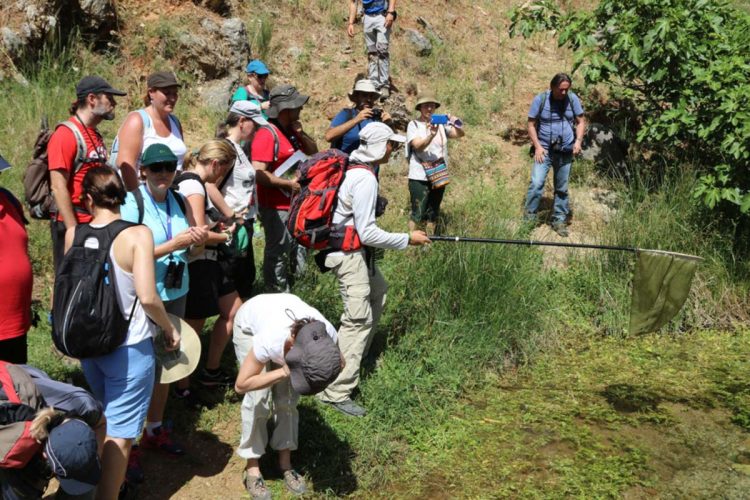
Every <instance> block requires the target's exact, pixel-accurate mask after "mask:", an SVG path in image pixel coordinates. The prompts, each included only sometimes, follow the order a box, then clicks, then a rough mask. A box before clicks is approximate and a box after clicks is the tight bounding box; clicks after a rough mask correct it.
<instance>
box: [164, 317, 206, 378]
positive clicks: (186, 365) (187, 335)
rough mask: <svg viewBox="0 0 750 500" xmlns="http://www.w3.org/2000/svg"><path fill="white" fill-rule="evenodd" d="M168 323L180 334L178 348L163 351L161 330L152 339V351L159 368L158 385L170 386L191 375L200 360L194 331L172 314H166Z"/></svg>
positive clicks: (199, 346)
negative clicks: (154, 353)
mask: <svg viewBox="0 0 750 500" xmlns="http://www.w3.org/2000/svg"><path fill="white" fill-rule="evenodd" d="M168 316H169V321H171V322H172V324H173V325H174V327H175V329H176V330H177V331H178V332H179V333H180V348H179V349H178V350H175V351H167V350H166V349H164V341H163V335H164V332H162V331H161V330H160V331H159V334H158V335H157V337H156V338H155V339H154V351H156V363H157V365H158V366H159V368H160V371H161V376H160V377H159V383H160V384H171V383H172V382H176V381H178V380H180V379H183V378H185V377H187V376H188V375H190V374H191V373H193V372H194V371H195V368H196V367H197V366H198V361H199V360H200V358H201V341H200V339H199V338H198V334H197V333H195V330H193V328H192V327H191V326H190V325H188V324H187V323H186V322H185V320H183V319H180V318H178V317H177V316H175V315H174V314H168Z"/></svg>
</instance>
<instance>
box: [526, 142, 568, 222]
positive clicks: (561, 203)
mask: <svg viewBox="0 0 750 500" xmlns="http://www.w3.org/2000/svg"><path fill="white" fill-rule="evenodd" d="M572 163H573V153H555V152H553V151H550V152H549V153H548V154H547V156H545V157H544V161H543V162H542V163H537V162H536V160H535V161H534V166H533V167H531V182H530V183H529V191H528V192H527V193H526V214H527V215H533V214H536V211H537V209H538V208H539V202H540V201H541V199H542V192H543V191H544V180H545V179H546V178H547V172H549V169H550V167H552V169H553V171H554V181H555V203H554V208H553V212H552V223H553V224H556V223H562V222H565V220H566V219H567V217H568V213H569V212H570V208H569V205H568V177H570V165H571V164H572Z"/></svg>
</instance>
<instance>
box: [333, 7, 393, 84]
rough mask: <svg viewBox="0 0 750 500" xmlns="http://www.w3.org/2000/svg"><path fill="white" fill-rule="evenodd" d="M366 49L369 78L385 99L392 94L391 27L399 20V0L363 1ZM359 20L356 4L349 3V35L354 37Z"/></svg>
mask: <svg viewBox="0 0 750 500" xmlns="http://www.w3.org/2000/svg"><path fill="white" fill-rule="evenodd" d="M362 11H363V13H364V32H365V46H366V47H367V62H368V66H367V67H368V71H367V78H369V79H370V80H372V81H373V83H375V87H376V88H377V89H378V91H379V92H380V94H381V96H382V97H384V98H385V97H388V95H389V94H390V87H391V83H390V71H391V69H390V65H391V63H390V59H389V54H388V44H389V43H390V40H391V27H392V26H393V22H394V21H395V20H396V16H398V14H397V13H396V0H362ZM356 19H357V0H349V23H348V25H347V28H346V32H347V34H348V35H349V36H350V37H353V36H354V22H355V21H356Z"/></svg>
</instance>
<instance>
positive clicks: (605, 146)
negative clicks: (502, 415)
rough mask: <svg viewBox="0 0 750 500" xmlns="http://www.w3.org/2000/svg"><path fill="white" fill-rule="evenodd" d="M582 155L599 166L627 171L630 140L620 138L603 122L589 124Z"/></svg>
mask: <svg viewBox="0 0 750 500" xmlns="http://www.w3.org/2000/svg"><path fill="white" fill-rule="evenodd" d="M581 146H582V151H581V156H582V158H583V159H585V160H589V161H593V162H594V163H596V164H597V166H599V167H602V168H605V169H610V168H614V169H616V170H619V171H627V165H626V163H625V160H626V159H627V157H628V147H629V145H628V142H627V141H624V140H622V139H620V138H619V137H617V136H616V135H615V133H614V131H613V130H612V129H611V128H609V127H607V126H606V125H602V124H601V123H592V124H590V125H589V127H588V130H587V131H586V135H585V136H584V138H583V142H582V144H581Z"/></svg>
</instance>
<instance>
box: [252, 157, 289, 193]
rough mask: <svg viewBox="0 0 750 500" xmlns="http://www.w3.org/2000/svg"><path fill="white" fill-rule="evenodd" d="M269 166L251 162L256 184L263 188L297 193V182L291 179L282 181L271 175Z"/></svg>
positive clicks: (263, 163) (264, 163) (263, 162)
mask: <svg viewBox="0 0 750 500" xmlns="http://www.w3.org/2000/svg"><path fill="white" fill-rule="evenodd" d="M270 166H271V165H270V164H269V163H267V162H265V161H256V160H253V168H255V179H256V180H257V181H258V184H260V185H261V186H264V187H269V188H276V189H288V190H291V191H292V192H297V191H299V189H300V185H299V182H296V181H293V180H291V179H282V178H281V177H277V176H275V175H273V172H271V171H270Z"/></svg>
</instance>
